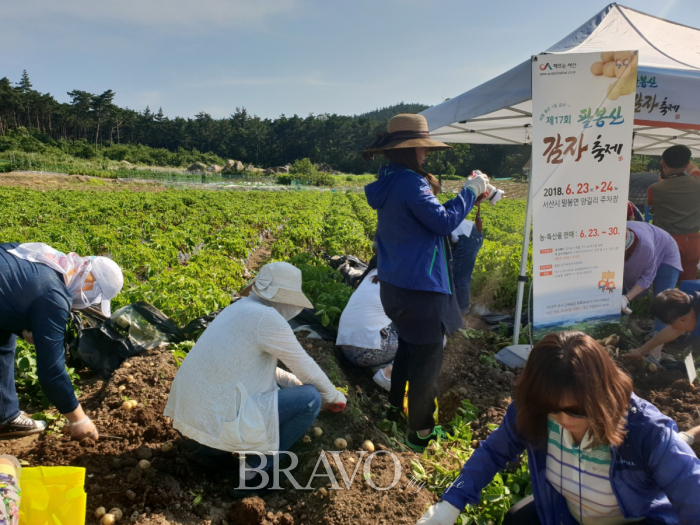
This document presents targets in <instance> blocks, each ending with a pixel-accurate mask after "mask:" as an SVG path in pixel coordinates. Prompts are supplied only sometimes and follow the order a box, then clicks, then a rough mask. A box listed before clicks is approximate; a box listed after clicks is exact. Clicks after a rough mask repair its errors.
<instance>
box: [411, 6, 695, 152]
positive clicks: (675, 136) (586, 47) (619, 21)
mask: <svg viewBox="0 0 700 525" xmlns="http://www.w3.org/2000/svg"><path fill="white" fill-rule="evenodd" d="M623 49H637V50H639V69H638V79H639V82H638V84H637V100H638V107H637V112H636V113H635V137H634V143H633V152H634V153H640V154H647V155H660V154H661V152H663V150H664V149H666V148H667V147H669V146H671V145H673V144H685V145H687V146H688V147H690V148H691V149H692V150H693V155H700V30H699V29H696V28H693V27H688V26H684V25H680V24H676V23H674V22H669V21H668V20H663V19H660V18H656V17H653V16H650V15H647V14H645V13H641V12H639V11H635V10H634V9H630V8H628V7H624V6H621V5H618V4H614V3H613V4H610V5H609V6H607V7H606V8H605V9H603V10H602V11H601V12H600V13H598V14H597V15H595V16H594V17H593V18H591V19H590V20H588V21H587V22H586V23H585V24H583V25H582V26H581V27H579V28H578V29H577V30H576V31H574V32H573V33H571V34H570V35H568V36H567V37H565V38H564V39H563V40H561V41H560V42H558V43H556V44H555V45H553V46H552V47H550V48H549V49H547V51H546V53H553V54H561V55H565V54H567V53H585V52H603V51H617V50H623ZM652 79H653V80H652ZM647 96H648V97H649V99H648V102H649V103H648V104H647V107H645V103H646V102H647V98H646V97H647ZM664 97H667V100H666V103H667V105H673V106H675V105H679V106H680V107H679V108H677V109H676V108H672V109H670V110H667V111H663V107H664V106H663V104H662V101H663V99H664ZM655 104H657V105H656V106H655ZM649 108H651V109H649ZM422 114H423V115H424V116H425V117H426V119H427V120H428V126H429V129H430V136H431V137H433V138H435V139H437V140H441V141H443V142H453V143H460V142H462V143H471V144H530V143H531V138H530V129H531V126H532V87H531V63H530V60H529V59H528V60H525V61H524V62H523V63H522V64H520V65H518V66H516V67H514V68H513V69H511V70H510V71H507V72H506V73H503V74H502V75H500V76H498V77H496V78H493V79H491V80H489V81H488V82H485V83H483V84H481V85H480V86H477V87H475V88H474V89H471V90H469V91H467V92H466V93H463V94H461V95H459V96H458V97H455V98H452V99H450V100H448V101H446V102H443V103H442V104H438V105H437V106H433V107H432V108H429V109H426V110H425V111H423V112H422Z"/></svg>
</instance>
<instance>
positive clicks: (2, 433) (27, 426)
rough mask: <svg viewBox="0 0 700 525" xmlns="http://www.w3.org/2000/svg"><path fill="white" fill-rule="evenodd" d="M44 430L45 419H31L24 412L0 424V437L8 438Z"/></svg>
mask: <svg viewBox="0 0 700 525" xmlns="http://www.w3.org/2000/svg"><path fill="white" fill-rule="evenodd" d="M45 430H46V421H39V420H36V419H32V418H31V417H29V416H28V415H27V414H25V413H24V412H20V413H19V416H17V417H16V418H14V419H13V420H12V421H10V422H9V423H5V424H3V425H0V439H8V438H15V437H22V436H29V435H31V434H38V433H40V432H44V431H45Z"/></svg>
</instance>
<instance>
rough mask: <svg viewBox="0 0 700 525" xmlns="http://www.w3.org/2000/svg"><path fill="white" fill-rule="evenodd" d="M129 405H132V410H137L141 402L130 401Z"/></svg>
mask: <svg viewBox="0 0 700 525" xmlns="http://www.w3.org/2000/svg"><path fill="white" fill-rule="evenodd" d="M129 403H131V408H136V407H137V406H138V405H139V402H138V401H136V400H135V399H130V400H129Z"/></svg>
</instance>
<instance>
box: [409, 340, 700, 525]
mask: <svg viewBox="0 0 700 525" xmlns="http://www.w3.org/2000/svg"><path fill="white" fill-rule="evenodd" d="M525 450H527V460H528V466H529V469H530V481H531V484H532V491H533V494H532V496H529V497H527V498H525V499H523V500H521V501H520V502H519V503H517V504H516V505H514V506H513V507H511V508H510V510H509V511H508V513H507V514H506V516H505V519H504V521H503V525H514V524H523V525H525V524H527V525H537V524H543V525H575V524H577V523H591V524H593V523H601V524H602V523H606V524H622V523H632V522H635V523H645V524H652V523H653V524H671V523H682V524H691V523H700V460H699V459H698V458H697V456H696V455H695V453H694V452H693V450H692V449H691V448H690V446H689V445H688V444H687V443H686V441H685V440H684V439H683V437H682V436H681V435H680V434H679V433H678V428H677V427H676V424H675V423H674V422H673V421H672V420H671V419H669V418H668V417H666V416H664V415H663V414H662V413H661V412H659V410H658V409H657V408H656V407H654V406H653V405H652V404H651V403H649V402H647V401H645V400H643V399H640V398H639V397H637V396H636V395H635V394H633V393H632V380H631V379H630V378H629V376H627V374H625V373H624V372H623V371H622V370H621V369H619V368H618V367H617V366H616V365H615V362H614V361H613V360H612V359H611V358H610V357H609V356H608V354H607V352H606V351H605V349H603V347H601V346H600V345H599V344H598V343H596V341H595V340H594V339H593V338H592V337H590V336H588V335H586V334H584V333H582V332H562V333H552V334H548V335H547V336H545V337H544V338H543V339H542V340H541V341H540V342H539V343H538V344H537V345H535V347H534V348H533V349H532V351H531V353H530V356H529V357H528V360H527V363H526V365H525V369H524V370H523V373H522V374H521V376H520V378H519V379H518V382H517V384H516V387H515V396H514V402H513V403H511V404H510V406H509V407H508V410H507V412H506V415H505V417H504V419H503V422H502V423H501V425H500V426H499V427H498V428H497V429H496V430H495V431H494V432H493V433H491V435H490V436H489V437H488V438H487V439H486V440H485V441H483V442H482V443H481V446H480V447H479V448H477V449H476V450H475V451H474V453H473V454H472V456H471V457H470V458H469V460H468V461H467V462H466V463H465V464H464V467H463V468H462V471H461V473H460V475H459V477H457V479H456V480H455V481H454V483H453V484H452V485H451V486H450V487H448V488H447V489H446V490H445V492H444V493H443V495H442V501H440V502H439V503H437V504H435V505H433V506H432V507H430V509H428V512H426V513H425V515H424V516H423V517H422V518H421V519H420V520H419V521H418V523H419V524H421V525H448V524H450V525H451V524H452V523H454V522H455V520H457V518H458V516H459V514H460V511H461V509H463V508H464V507H465V506H466V505H467V504H473V505H476V504H478V503H479V501H480V499H481V491H482V489H483V488H484V487H486V485H488V483H489V482H490V481H491V480H492V479H493V477H494V476H495V475H496V473H497V472H498V471H501V470H504V469H505V468H506V465H507V463H508V462H511V461H514V460H516V459H517V458H518V456H519V455H520V454H521V453H522V452H523V451H525Z"/></svg>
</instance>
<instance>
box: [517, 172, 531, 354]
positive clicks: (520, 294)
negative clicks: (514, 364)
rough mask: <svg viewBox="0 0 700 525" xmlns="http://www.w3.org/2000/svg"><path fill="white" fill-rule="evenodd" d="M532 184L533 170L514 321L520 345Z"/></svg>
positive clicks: (526, 210)
mask: <svg viewBox="0 0 700 525" xmlns="http://www.w3.org/2000/svg"><path fill="white" fill-rule="evenodd" d="M531 184H532V172H530V176H529V177H528V179H527V200H526V201H525V229H524V232H523V249H522V252H521V254H520V273H519V274H518V298H517V301H516V304H515V323H513V344H514V345H518V344H519V340H520V319H521V317H522V314H523V296H524V294H525V283H526V282H527V260H528V255H529V248H530V224H531V222H532V215H531V214H532V209H531V208H530V200H531V196H530V187H531ZM528 307H529V305H528Z"/></svg>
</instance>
